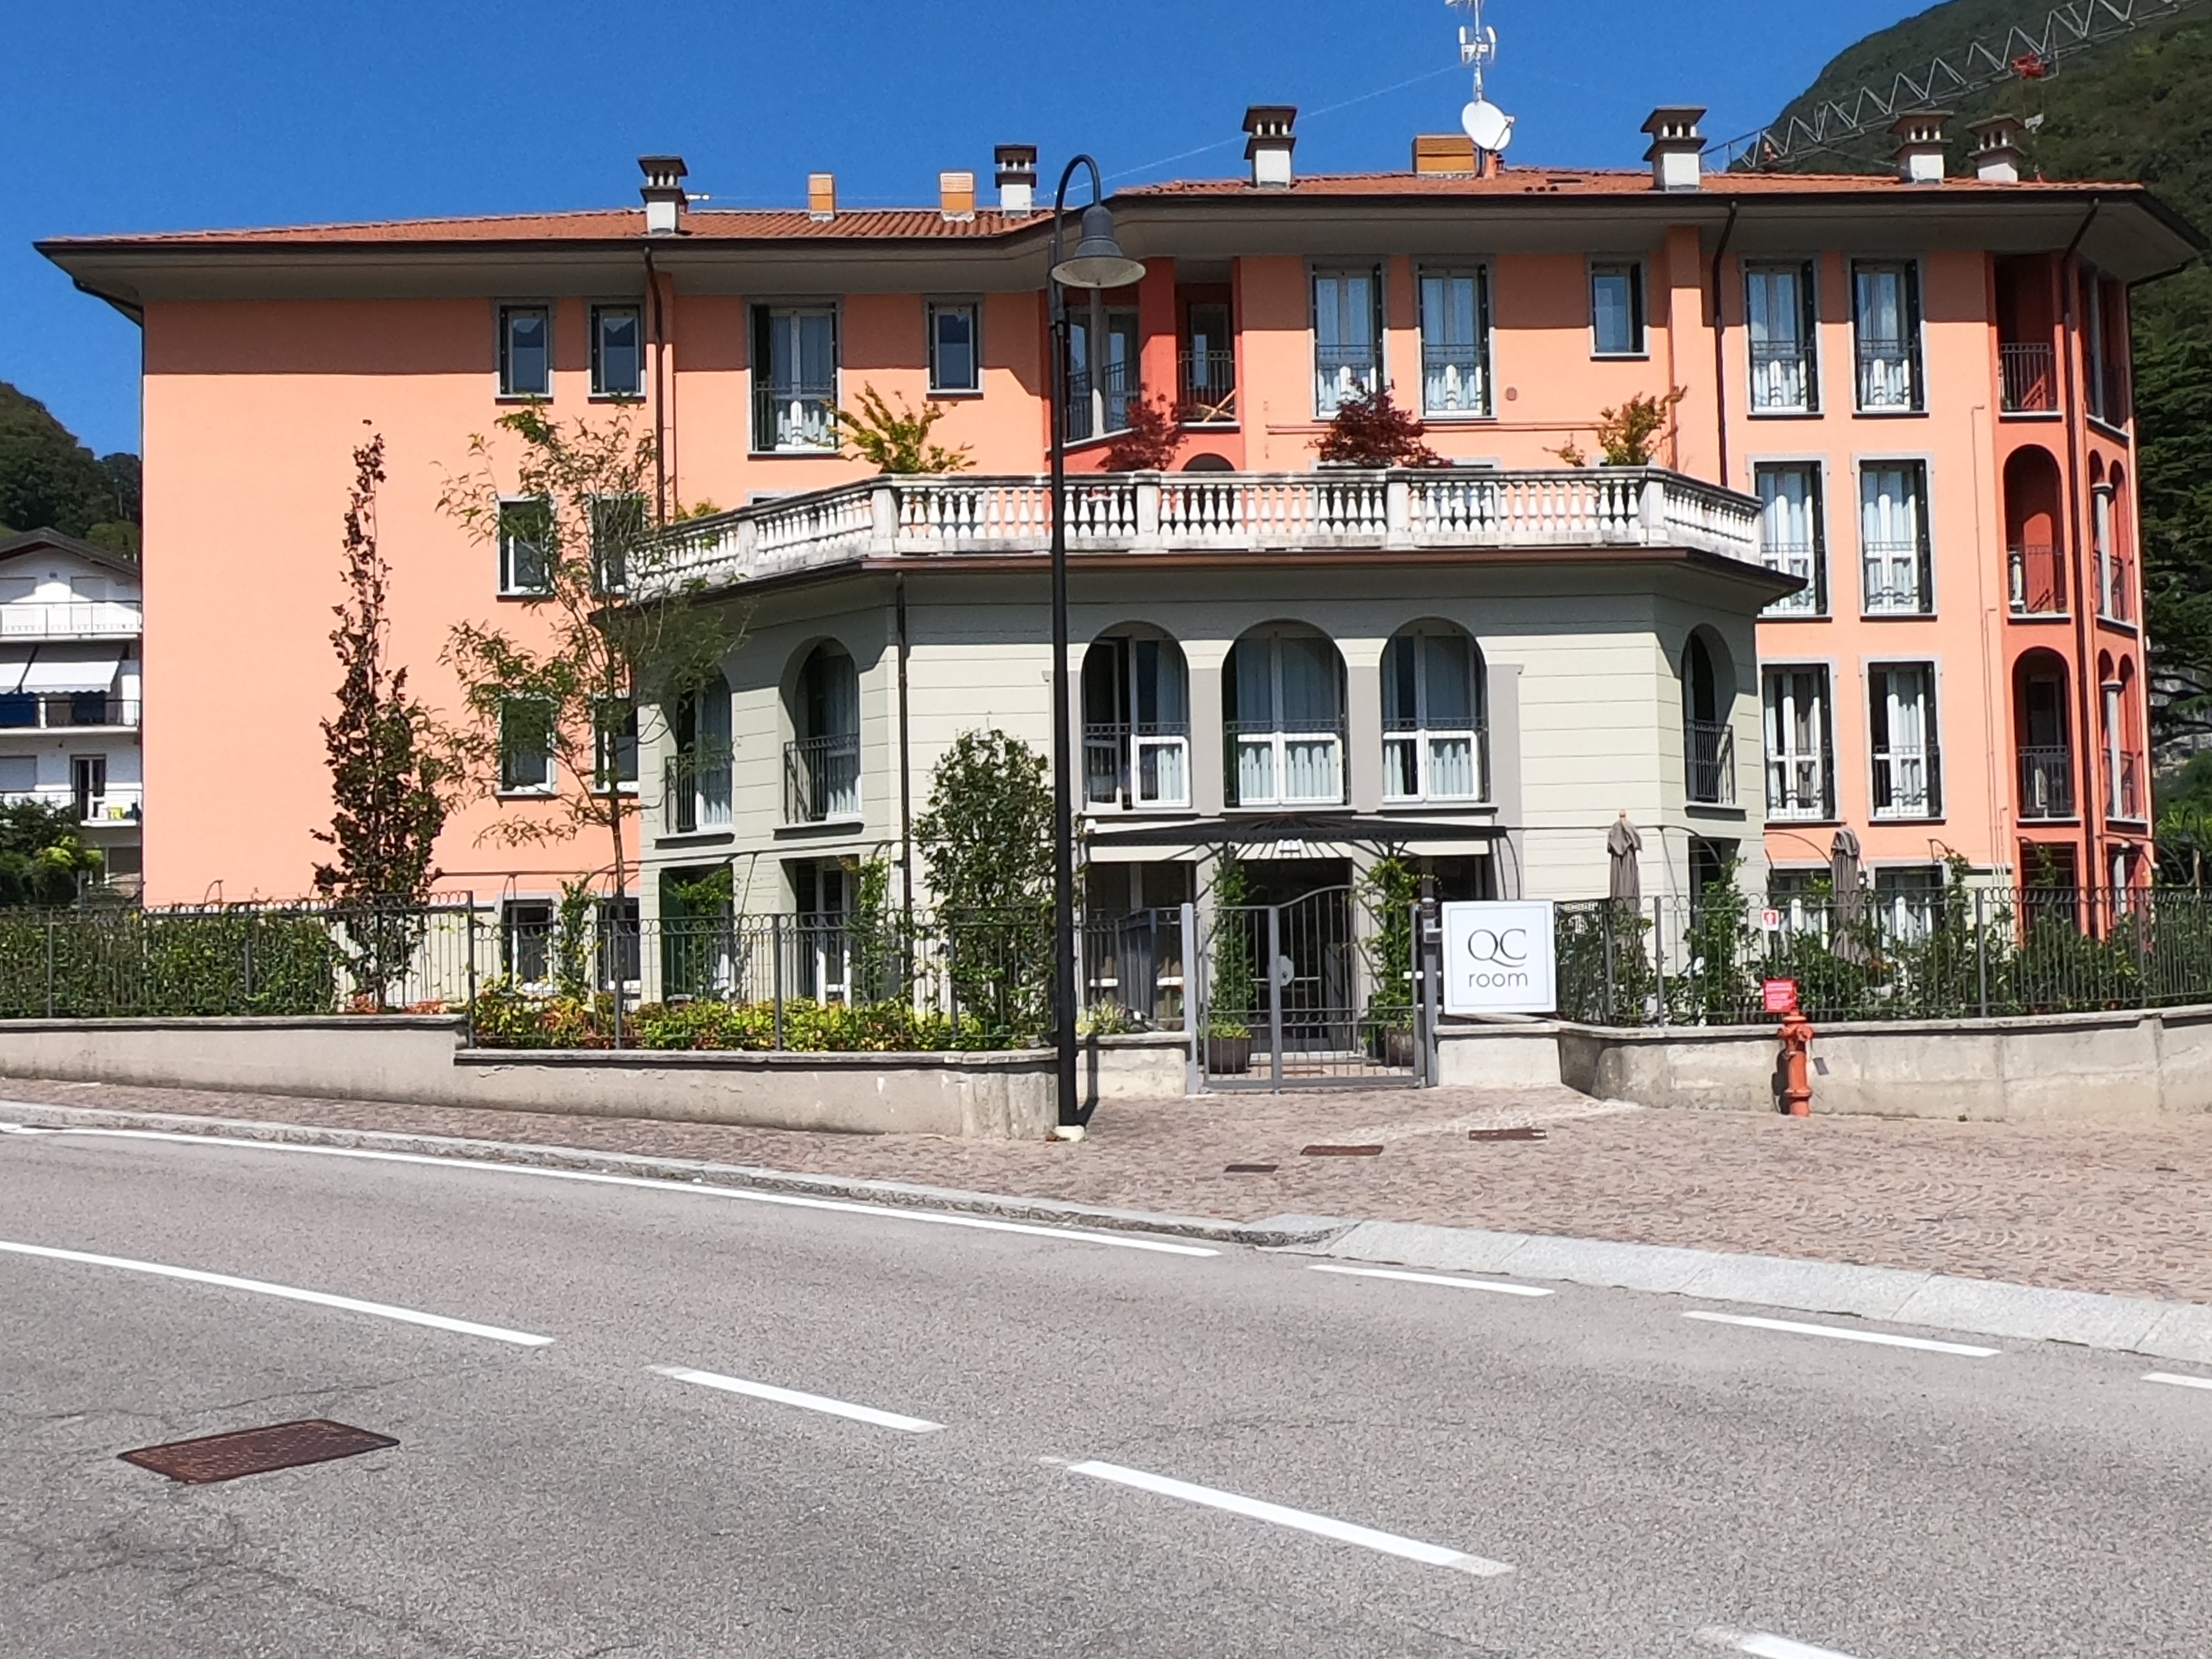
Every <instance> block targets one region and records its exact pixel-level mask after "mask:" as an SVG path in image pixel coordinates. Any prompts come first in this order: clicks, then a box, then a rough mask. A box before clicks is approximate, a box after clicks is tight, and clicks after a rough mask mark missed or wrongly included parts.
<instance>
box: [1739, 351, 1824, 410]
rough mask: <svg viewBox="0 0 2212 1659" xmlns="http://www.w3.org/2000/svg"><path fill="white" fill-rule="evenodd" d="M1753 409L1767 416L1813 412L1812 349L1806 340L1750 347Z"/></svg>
mask: <svg viewBox="0 0 2212 1659" xmlns="http://www.w3.org/2000/svg"><path fill="white" fill-rule="evenodd" d="M1751 406H1752V409H1753V411H1754V412H1756V413H1759V414H1765V415H1774V414H1780V415H1805V414H1809V413H1811V412H1812V410H1813V348H1812V344H1811V343H1810V342H1809V341H1806V340H1753V342H1752V343H1751Z"/></svg>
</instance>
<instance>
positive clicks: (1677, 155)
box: [1644, 104, 1705, 190]
mask: <svg viewBox="0 0 2212 1659" xmlns="http://www.w3.org/2000/svg"><path fill="white" fill-rule="evenodd" d="M1704 119H1705V110H1704V108H1703V107H1702V106H1699V105H1696V104H1662V105H1660V106H1659V107H1658V108H1657V109H1655V110H1653V111H1652V112H1651V118H1650V119H1649V120H1648V121H1646V122H1644V131H1646V132H1648V133H1650V135H1651V147H1650V149H1647V150H1645V151H1644V160H1645V161H1649V162H1650V163H1651V183H1652V186H1653V188H1655V189H1657V190H1703V189H1704V188H1705V135H1704V134H1703V133H1701V132H1699V131H1698V123H1699V122H1700V121H1702V120H1704Z"/></svg>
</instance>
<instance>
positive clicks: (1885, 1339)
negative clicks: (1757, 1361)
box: [1682, 1310, 2004, 1651]
mask: <svg viewBox="0 0 2212 1659" xmlns="http://www.w3.org/2000/svg"><path fill="white" fill-rule="evenodd" d="M1682 1317H1683V1318H1685V1319H1705V1320H1710V1321H1711V1322H1713V1323H1714V1324H1716V1325H1748V1326H1750V1327H1751V1328H1753V1330H1759V1331H1787V1332H1788V1333H1789V1334H1790V1335H1792V1336H1827V1337H1833V1338H1834V1339H1835V1340H1837V1341H1838V1342H1872V1343H1875V1344H1876V1345H1878V1346H1881V1347H1885V1348H1920V1349H1924V1350H1925V1351H1926V1352H1929V1353H1955V1354H1963V1355H1964V1356H1966V1358H1969V1359H1988V1358H1991V1357H1992V1356H1994V1355H1996V1354H2000V1353H2002V1352H2004V1350H2003V1349H2002V1348H1977V1347H1974V1346H1971V1345H1969V1344H1967V1343H1964V1342H1938V1341H1936V1340H1934V1339H1933V1338H1931V1337H1925V1336H1893V1335H1892V1334H1890V1333H1889V1332H1887V1331H1854V1330H1847V1329H1845V1328H1844V1327H1842V1326H1840V1325H1803V1324H1800V1323H1799V1322H1797V1321H1796V1320H1794V1319H1759V1318H1756V1317H1754V1316H1752V1315H1750V1314H1724V1313H1707V1312H1705V1311H1704V1310H1699V1311H1697V1312H1695V1313H1686V1314H1684V1315H1683V1316H1682ZM1808 1651H1810V1650H1808Z"/></svg>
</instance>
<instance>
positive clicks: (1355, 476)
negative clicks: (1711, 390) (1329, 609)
mask: <svg viewBox="0 0 2212 1659" xmlns="http://www.w3.org/2000/svg"><path fill="white" fill-rule="evenodd" d="M1051 503H1052V491H1051V485H1050V482H1049V480H1048V479H1047V478H1045V477H1042V476H1036V477H1030V476H1019V477H975V476H972V475H968V474H953V475H948V476H944V477H878V478H871V479H866V480H864V481H862V482H860V483H851V484H844V485H841V486H839V487H837V488H836V489H824V490H820V491H817V492H814V493H811V494H809V495H799V496H786V497H784V498H783V499H781V500H779V501H763V502H761V503H759V504H758V505H756V506H753V507H741V508H739V509H738V510H737V511H735V512H731V513H718V514H716V515H714V517H712V518H707V519H698V520H692V521H691V522H690V523H688V524H685V525H684V526H681V527H680V528H679V529H678V530H677V531H675V532H671V533H672V535H673V537H674V538H675V540H674V545H673V547H672V548H671V552H670V554H669V556H668V557H667V558H665V560H662V561H660V562H659V568H658V569H657V570H655V571H654V572H653V574H652V575H651V576H650V577H649V578H648V579H647V582H646V583H645V584H644V585H647V586H670V587H672V586H680V585H683V584H687V583H691V582H701V583H704V584H705V585H706V586H710V587H712V586H724V585H727V584H730V583H734V582H739V581H749V580H758V579H760V578H762V577H765V576H774V575H779V574H783V573H785V572H787V571H795V570H804V569H811V568H819V567H821V566H824V565H834V564H843V563H849V562H855V561H858V560H862V559H871V558H900V557H908V556H938V555H945V554H962V553H982V554H1006V553H1020V552H1037V551H1041V550H1042V549H1043V548H1044V547H1045V546H1046V545H1047V544H1048V541H1049V539H1050V532H1051V518H1052V506H1051ZM1759 513H1760V507H1759V501H1758V499H1757V498H1756V497H1754V496H1750V495H1739V494H1737V493H1736V492H1735V491H1734V490H1729V489H1718V488H1717V487H1716V486H1714V485H1711V484H1708V483H1700V482H1699V481H1698V480H1696V479H1694V478H1687V477H1682V476H1681V475H1680V474H1679V473H1674V472H1668V471H1664V470H1663V469H1661V468H1658V467H1591V468H1564V467H1562V468H1548V469H1543V470H1536V471H1491V470H1487V469H1477V468H1473V467H1425V468H1413V469H1408V470H1405V471H1388V472H1383V471H1376V472H1367V471H1348V470H1337V469H1333V468H1332V469H1328V470H1324V471H1313V472H1175V473H1122V474H1112V475H1099V474H1092V475H1090V476H1088V477H1075V478H1071V479H1070V480H1069V481H1068V485H1067V521H1066V530H1067V541H1068V545H1069V546H1070V547H1072V548H1074V549H1077V550H1082V551H1109V550H1110V551H1133V552H1139V553H1141V552H1146V551H1159V552H1188V551H1220V552H1225V553H1236V552H1249V553H1254V554H1267V553H1271V552H1278V551H1289V550H1304V549H1331V550H1336V549H1341V550H1358V549H1374V550H1391V549H1426V548H1434V549H1449V548H1466V549H1469V550H1487V549H1494V550H1500V551H1511V550H1542V549H1547V548H1579V547H1680V548H1687V549H1690V550H1693V551H1696V552H1700V553H1707V554H1715V555H1717V556H1721V557H1723V558H1728V559H1733V560H1735V561H1737V562H1741V563H1743V564H1747V565H1753V566H1758V565H1761V564H1763V563H1765V556H1764V555H1763V553H1762V551H1761V549H1760V540H1759Z"/></svg>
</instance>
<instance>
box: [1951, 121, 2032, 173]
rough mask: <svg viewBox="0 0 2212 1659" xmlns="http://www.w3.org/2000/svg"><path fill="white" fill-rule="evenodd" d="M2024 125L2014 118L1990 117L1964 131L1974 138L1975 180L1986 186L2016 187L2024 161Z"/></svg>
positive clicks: (2025, 129)
mask: <svg viewBox="0 0 2212 1659" xmlns="http://www.w3.org/2000/svg"><path fill="white" fill-rule="evenodd" d="M1966 131H1969V132H1971V133H1972V134H1973V135H1974V149H1973V161H1974V176H1975V177H1976V178H1978V179H1980V180H1981V181H1982V182H1983V183H1984V184H1985V185H2016V184H2018V183H2019V182H2020V175H2021V162H2023V161H2026V160H2027V157H2026V155H2023V154H2022V152H2021V147H2020V141H2021V134H2022V133H2024V132H2025V131H2027V125H2026V124H2025V123H2024V122H2022V121H2021V118H2019V117H2018V116H2017V115H1992V116H1990V117H1989V118H1987V119H1986V120H1981V121H1977V122H1975V123H1974V124H1973V125H1972V126H1970V127H1968V128H1967V129H1966Z"/></svg>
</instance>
